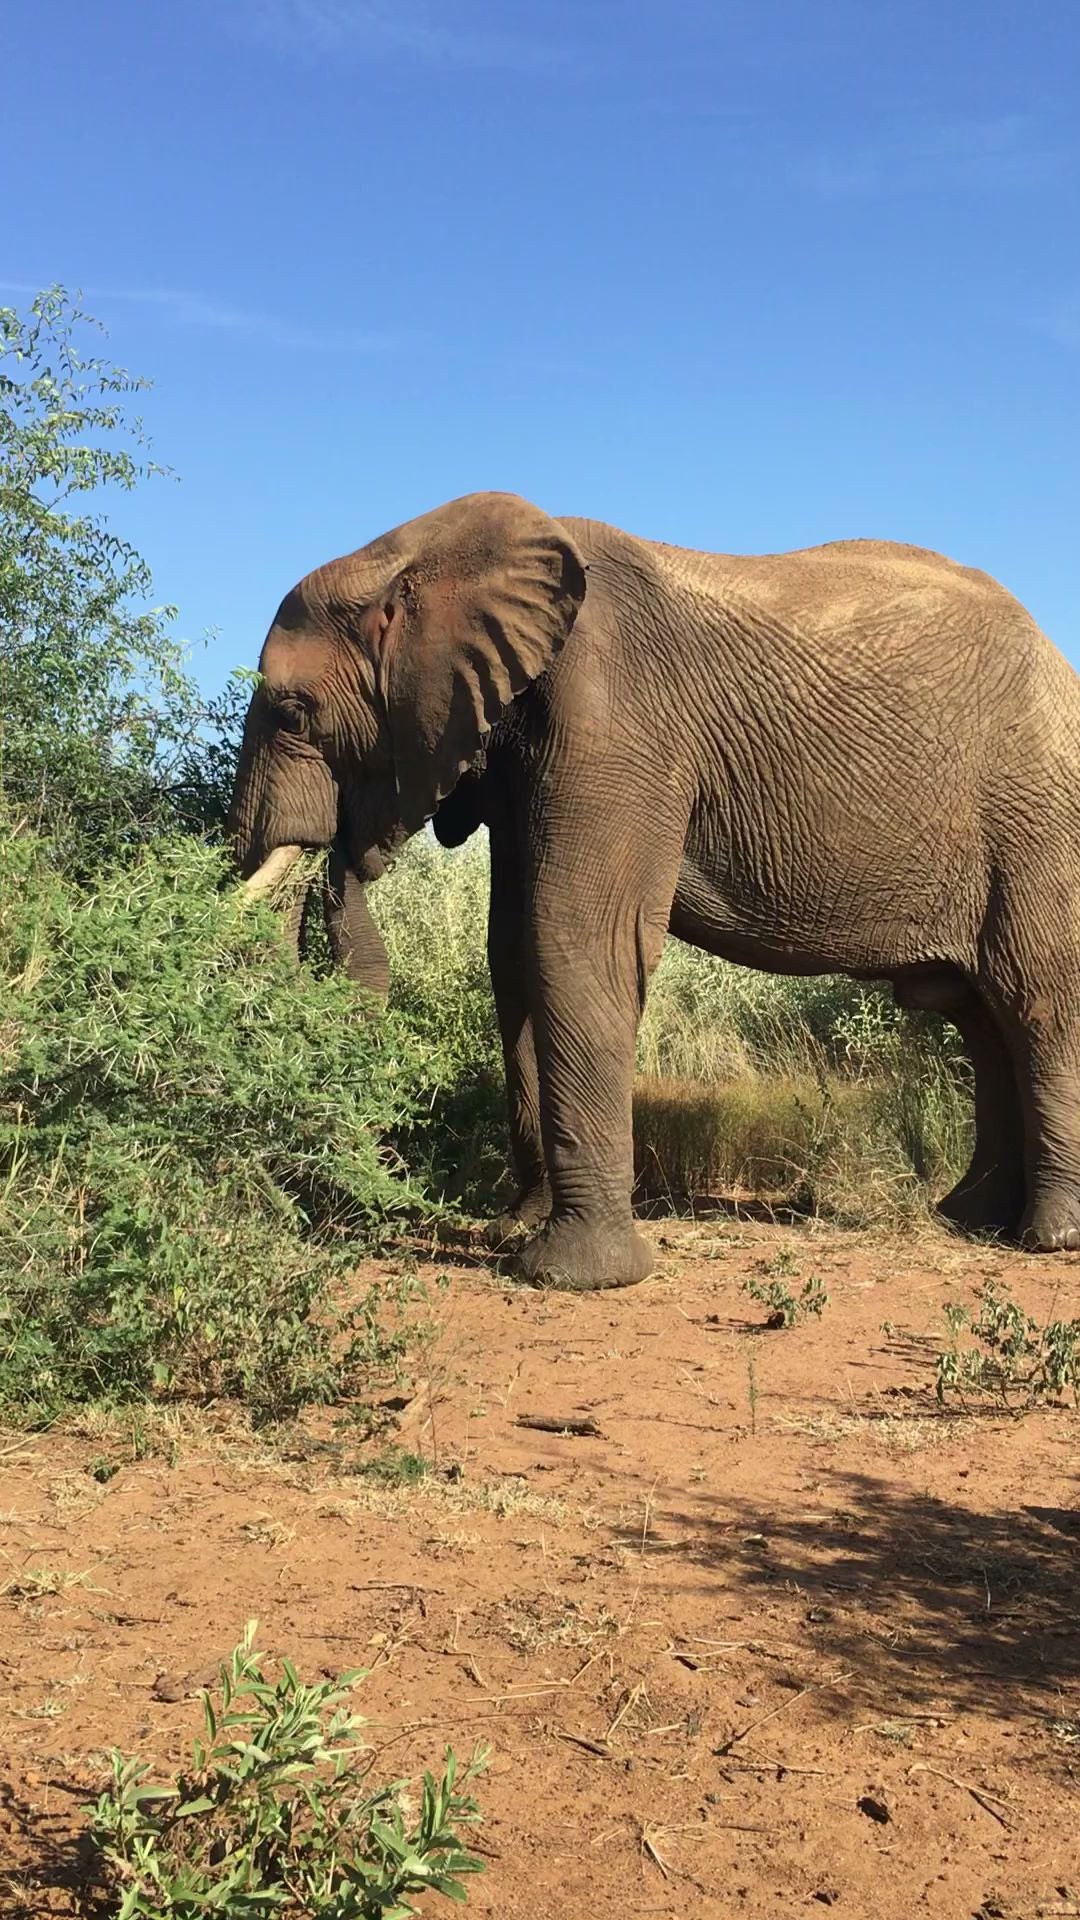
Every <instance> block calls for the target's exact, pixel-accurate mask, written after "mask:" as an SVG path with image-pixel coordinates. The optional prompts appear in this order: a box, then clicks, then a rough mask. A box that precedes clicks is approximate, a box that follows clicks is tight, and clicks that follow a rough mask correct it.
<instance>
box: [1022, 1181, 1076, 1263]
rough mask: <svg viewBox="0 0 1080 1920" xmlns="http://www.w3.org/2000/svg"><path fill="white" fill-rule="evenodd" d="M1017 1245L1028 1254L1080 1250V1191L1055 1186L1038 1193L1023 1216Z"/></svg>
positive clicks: (1074, 1251)
mask: <svg viewBox="0 0 1080 1920" xmlns="http://www.w3.org/2000/svg"><path fill="white" fill-rule="evenodd" d="M1020 1244H1021V1246H1023V1247H1026V1248H1027V1250H1028V1252H1029V1253H1076V1252H1077V1251H1078V1250H1080V1192H1078V1191H1077V1189H1076V1188H1074V1187H1055V1188H1051V1189H1050V1190H1049V1191H1048V1192H1046V1193H1041V1194H1040V1195H1039V1197H1038V1199H1037V1200H1036V1201H1035V1202H1034V1204H1033V1205H1032V1206H1030V1207H1029V1208H1028V1210H1027V1212H1026V1214H1025V1215H1024V1220H1023V1224H1022V1226H1021V1229H1020Z"/></svg>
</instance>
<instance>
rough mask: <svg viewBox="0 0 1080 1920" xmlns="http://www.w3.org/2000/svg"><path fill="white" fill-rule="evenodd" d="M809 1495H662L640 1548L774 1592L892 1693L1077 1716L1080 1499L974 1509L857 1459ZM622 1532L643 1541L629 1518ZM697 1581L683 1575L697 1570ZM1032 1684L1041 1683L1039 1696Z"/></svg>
mask: <svg viewBox="0 0 1080 1920" xmlns="http://www.w3.org/2000/svg"><path fill="white" fill-rule="evenodd" d="M818 1483H819V1484H818V1492H817V1498H818V1500H819V1501H820V1499H821V1493H822V1490H823V1489H829V1490H831V1495H832V1498H831V1501H829V1502H828V1504H826V1505H825V1506H824V1507H823V1508H821V1510H819V1511H813V1512H805V1511H803V1512H798V1513H793V1514H787V1513H785V1512H783V1510H782V1509H780V1508H776V1509H774V1510H772V1511H769V1510H767V1509H764V1508H762V1507H761V1506H753V1507H751V1506H750V1505H749V1504H746V1503H740V1502H739V1501H737V1500H731V1499H725V1500H724V1501H723V1506H722V1512H718V1513H717V1515H716V1518H715V1520H706V1522H705V1523H704V1525H703V1523H702V1517H701V1514H700V1512H697V1513H687V1512H683V1513H679V1512H677V1511H676V1512H671V1511H670V1510H669V1511H667V1512H666V1513H664V1515H663V1517H662V1520H661V1519H659V1517H658V1526H659V1531H658V1532H654V1535H653V1537H652V1538H651V1539H650V1541H649V1543H648V1557H649V1559H650V1560H652V1561H653V1562H655V1561H656V1560H657V1559H664V1558H667V1559H668V1560H669V1562H670V1570H671V1574H672V1584H673V1586H675V1587H677V1586H678V1585H679V1583H680V1571H681V1568H683V1567H686V1566H687V1565H689V1566H692V1567H696V1568H698V1569H701V1570H703V1571H705V1572H708V1571H710V1570H711V1571H716V1572H719V1571H720V1570H721V1569H722V1570H723V1573H724V1575H725V1584H724V1597H725V1601H726V1602H728V1603H730V1602H731V1600H732V1599H733V1598H734V1597H735V1596H736V1595H737V1593H738V1591H739V1589H740V1588H741V1589H742V1590H743V1591H744V1592H745V1593H746V1594H747V1596H748V1597H749V1596H751V1595H753V1596H755V1597H760V1598H767V1597H768V1596H770V1595H775V1597H776V1601H777V1610H778V1612H779V1611H780V1610H781V1609H782V1610H783V1612H784V1613H785V1614H789V1615H790V1625H791V1628H792V1637H793V1638H794V1635H795V1634H797V1635H798V1637H799V1639H800V1640H802V1641H804V1643H805V1646H806V1649H807V1654H808V1657H809V1656H812V1657H813V1658H812V1659H811V1658H808V1666H809V1665H811V1664H812V1665H813V1666H814V1667H820V1665H821V1663H822V1661H823V1660H828V1661H829V1662H831V1663H833V1664H834V1665H835V1666H836V1667H837V1668H841V1667H842V1668H850V1669H851V1670H852V1671H853V1672H856V1673H858V1674H860V1675H862V1676H863V1678H865V1679H866V1680H868V1681H869V1682H871V1683H873V1684H882V1685H884V1684H886V1683H887V1685H888V1688H889V1697H890V1698H891V1699H893V1700H894V1701H896V1700H898V1699H901V1698H903V1699H908V1700H910V1701H912V1702H915V1701H916V1700H919V1701H923V1702H925V1700H926V1699H927V1697H928V1696H930V1695H933V1696H937V1697H941V1696H944V1697H945V1698H947V1699H948V1700H949V1701H950V1702H951V1703H952V1705H953V1706H954V1707H956V1708H965V1707H966V1708H971V1709H978V1710H979V1711H982V1712H986V1711H988V1710H989V1711H991V1712H992V1713H994V1715H995V1716H997V1717H1005V1718H1011V1717H1016V1718H1025V1719H1026V1718H1029V1717H1030V1716H1031V1714H1032V1712H1033V1711H1034V1712H1039V1711H1042V1712H1043V1713H1045V1714H1047V1715H1049V1714H1050V1713H1051V1711H1052V1701H1053V1697H1054V1696H1057V1697H1058V1708H1057V1712H1058V1717H1062V1718H1065V1717H1068V1718H1074V1717H1080V1512H1078V1510H1077V1508H1075V1507H1066V1508H1057V1507H1040V1506H1034V1505H1032V1506H1024V1507H1022V1508H1020V1509H1019V1510H1018V1511H1016V1512H1013V1513H1001V1512H997V1513H981V1512H978V1511H973V1510H972V1509H971V1508H968V1507H965V1506H962V1505H953V1504H950V1503H949V1502H948V1501H944V1500H940V1499H936V1498H933V1497H931V1496H930V1495H919V1494H913V1493H910V1492H908V1491H905V1490H902V1489H898V1488H897V1487H896V1485H895V1484H894V1483H892V1482H890V1481H889V1480H888V1479H884V1478H876V1477H874V1476H872V1475H870V1474H851V1473H836V1472H834V1473H831V1474H830V1473H828V1472H822V1473H821V1474H820V1475H819V1476H818ZM625 1544H626V1545H627V1546H628V1547H631V1548H635V1549H637V1550H640V1546H641V1538H640V1532H638V1533H637V1534H636V1535H635V1534H634V1533H633V1531H632V1530H628V1531H627V1533H626V1538H625ZM696 1584H697V1582H695V1585H696ZM1036 1696H1041V1698H1038V1697H1036Z"/></svg>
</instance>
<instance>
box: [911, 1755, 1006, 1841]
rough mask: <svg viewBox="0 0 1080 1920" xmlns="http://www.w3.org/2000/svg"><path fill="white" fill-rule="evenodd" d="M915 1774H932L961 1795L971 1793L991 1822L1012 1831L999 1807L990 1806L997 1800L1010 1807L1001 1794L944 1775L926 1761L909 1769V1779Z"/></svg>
mask: <svg viewBox="0 0 1080 1920" xmlns="http://www.w3.org/2000/svg"><path fill="white" fill-rule="evenodd" d="M913 1773H929V1774H932V1775H933V1777H934V1779H935V1780H946V1781H947V1782H948V1784H949V1786H950V1787H956V1788H957V1789H958V1790H959V1792H960V1793H970V1795H971V1797H972V1799H973V1800H974V1801H975V1803H976V1805H977V1806H980V1807H981V1808H982V1810H983V1812H984V1813H988V1814H989V1815H990V1818H991V1820H996V1821H997V1823H998V1826H999V1827H1004V1829H1005V1831H1006V1833H1010V1832H1011V1831H1012V1829H1011V1828H1010V1826H1009V1822H1008V1821H1007V1820H1006V1818H1005V1816H1004V1814H1003V1813H999V1812H998V1810H997V1807H994V1806H991V1804H990V1803H991V1801H992V1800H997V1801H999V1802H1000V1804H1001V1805H1002V1806H1003V1807H1007V1806H1008V1804H1009V1803H1008V1801H1007V1800H1002V1798H1001V1795H1000V1794H999V1793H988V1792H987V1790H986V1788H985V1787H973V1786H972V1784H971V1781H970V1780H958V1779H957V1778H956V1775H955V1774H954V1773H943V1772H942V1770H941V1768H940V1767H931V1766H929V1765H928V1764H927V1762H926V1761H925V1760H917V1761H916V1763H915V1765H914V1766H913V1767H909V1768H908V1778H909V1779H910V1778H911V1775H912V1774H913Z"/></svg>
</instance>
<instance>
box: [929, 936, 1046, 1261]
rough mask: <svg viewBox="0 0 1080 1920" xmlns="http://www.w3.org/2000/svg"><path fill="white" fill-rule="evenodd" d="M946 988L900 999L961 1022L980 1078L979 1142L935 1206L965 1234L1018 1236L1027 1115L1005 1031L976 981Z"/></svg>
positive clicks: (953, 981)
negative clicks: (1003, 1032)
mask: <svg viewBox="0 0 1080 1920" xmlns="http://www.w3.org/2000/svg"><path fill="white" fill-rule="evenodd" d="M941 986H942V988H943V990H942V991H941V992H939V993H938V994H937V995H936V996H935V995H934V994H933V991H932V990H931V993H930V995H929V997H927V995H926V994H925V992H924V993H923V994H922V995H921V996H920V997H918V998H906V999H905V998H904V997H903V995H902V993H901V992H900V991H898V992H897V1000H898V1002H899V1004H900V1005H901V1006H903V1005H908V1006H912V1005H917V1006H920V1007H922V1008H924V1009H925V1010H927V1011H930V1012H935V1013H941V1014H943V1015H944V1016H945V1018H946V1019H948V1020H950V1021H951V1022H952V1024H953V1026H954V1027H956V1029H957V1031H958V1033H959V1035H960V1038H961V1041H962V1042H963V1047H964V1052H965V1053H966V1054H967V1057H968V1060H969V1061H970V1063H971V1071H972V1075H973V1078H974V1082H975V1148H974V1152H973V1154H972V1158H971V1165H970V1166H969V1167H968V1169H967V1172H966V1173H965V1174H964V1175H963V1177H962V1179H960V1180H958V1181H957V1183H956V1185H955V1187H953V1188H952V1190H951V1192H949V1193H947V1194H946V1195H945V1196H944V1198H943V1199H942V1200H940V1201H939V1202H938V1209H937V1210H938V1212H939V1214H941V1216H942V1218H943V1219H944V1220H946V1221H947V1222H948V1224H949V1225H950V1226H953V1227H957V1228H959V1230H960V1231H961V1232H963V1233H996V1234H1002V1235H1004V1236H1006V1237H1007V1238H1010V1239H1011V1238H1014V1237H1015V1236H1016V1234H1017V1233H1018V1232H1019V1228H1020V1221H1021V1218H1022V1216H1023V1212H1024V1203H1025V1199H1026V1183H1025V1178H1024V1121H1023V1113H1022V1111H1021V1106H1020V1094H1019V1089H1018V1087H1017V1083H1016V1075H1015V1073H1014V1071H1013V1064H1012V1060H1011V1058H1010V1055H1009V1050H1008V1047H1007V1046H1006V1044H1005V1039H1004V1036H1003V1034H1002V1032H1001V1029H1000V1027H999V1026H998V1024H997V1022H996V1021H995V1019H994V1017H993V1015H992V1014H991V1012H990V1010H989V1008H988V1007H987V1006H986V1005H985V1003H984V1002H983V1000H982V999H981V997H980V995H979V994H978V992H977V991H976V989H975V988H974V987H971V986H969V985H968V984H967V982H966V981H965V980H963V979H962V977H961V976H960V975H959V974H955V975H953V976H951V978H949V979H948V981H947V982H946V978H945V976H942V979H941Z"/></svg>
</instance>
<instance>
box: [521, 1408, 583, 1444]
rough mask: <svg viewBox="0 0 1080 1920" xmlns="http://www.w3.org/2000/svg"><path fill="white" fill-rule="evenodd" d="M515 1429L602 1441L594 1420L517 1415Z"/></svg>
mask: <svg viewBox="0 0 1080 1920" xmlns="http://www.w3.org/2000/svg"><path fill="white" fill-rule="evenodd" d="M514 1425H515V1426H516V1427H531V1428H532V1429H533V1431H534V1432H536V1433H570V1434H573V1435H574V1438H575V1439H578V1440H602V1439H603V1437H604V1436H603V1434H602V1433H601V1431H600V1429H599V1427H598V1426H597V1424H596V1421H595V1420H563V1419H561V1418H559V1417H557V1416H549V1415H548V1414H546V1413H519V1414H518V1416H517V1419H516V1420H515V1421H514Z"/></svg>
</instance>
